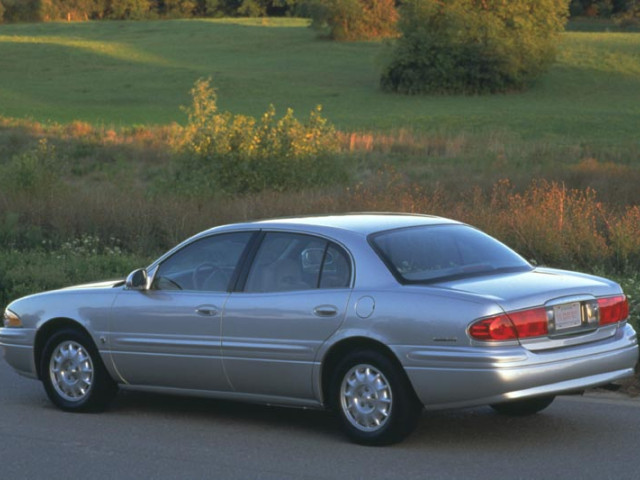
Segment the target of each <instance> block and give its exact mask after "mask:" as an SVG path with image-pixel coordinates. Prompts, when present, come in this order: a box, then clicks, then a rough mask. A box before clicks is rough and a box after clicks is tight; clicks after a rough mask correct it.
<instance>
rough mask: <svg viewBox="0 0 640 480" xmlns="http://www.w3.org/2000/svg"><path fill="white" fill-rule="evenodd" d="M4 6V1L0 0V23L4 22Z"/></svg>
mask: <svg viewBox="0 0 640 480" xmlns="http://www.w3.org/2000/svg"><path fill="white" fill-rule="evenodd" d="M4 11H5V8H4V5H3V4H2V0H0V23H2V22H4Z"/></svg>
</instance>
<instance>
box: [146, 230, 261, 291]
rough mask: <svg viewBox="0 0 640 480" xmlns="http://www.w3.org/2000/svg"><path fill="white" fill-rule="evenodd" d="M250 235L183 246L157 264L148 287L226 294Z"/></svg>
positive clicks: (220, 237)
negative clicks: (155, 271) (151, 282)
mask: <svg viewBox="0 0 640 480" xmlns="http://www.w3.org/2000/svg"><path fill="white" fill-rule="evenodd" d="M251 235H252V232H238V233H227V234H220V235H212V236H210V237H205V238H202V239H200V240H196V241H195V242H192V243H190V244H188V245H186V246H185V247H184V248H182V249H181V250H178V251H177V252H176V253H174V254H173V255H171V256H170V257H169V258H167V259H166V260H165V261H163V262H162V263H161V264H160V266H159V267H158V271H157V273H156V275H155V276H154V279H153V284H152V286H151V288H152V289H154V290H195V291H206V292H224V291H226V290H227V289H228V288H229V282H230V281H231V278H232V277H233V274H234V272H235V269H236V268H237V267H238V262H239V261H240V257H241V256H242V252H244V250H245V248H246V247H247V244H248V243H249V240H250V238H251Z"/></svg>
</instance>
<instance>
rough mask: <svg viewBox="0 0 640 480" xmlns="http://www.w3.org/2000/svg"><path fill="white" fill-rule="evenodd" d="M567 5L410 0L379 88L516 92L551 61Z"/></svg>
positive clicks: (551, 0) (524, 0) (557, 0)
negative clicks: (400, 35) (398, 37)
mask: <svg viewBox="0 0 640 480" xmlns="http://www.w3.org/2000/svg"><path fill="white" fill-rule="evenodd" d="M567 7H568V2H567V1H562V0H539V1H537V2H531V1H529V0H511V1H509V2H505V1H503V0H450V1H448V2H441V1H439V0H407V1H406V2H404V3H403V6H402V7H401V19H400V22H399V24H398V25H399V29H400V32H401V34H402V37H401V38H400V39H399V40H398V42H397V44H396V46H395V49H394V52H393V55H392V59H391V61H390V62H389V64H388V65H387V67H386V68H385V69H384V71H383V73H382V77H381V80H380V83H381V86H382V88H383V89H384V90H388V91H394V92H399V93H406V94H417V93H466V94H476V93H494V92H504V91H510V90H521V89H523V88H525V87H527V86H528V85H529V84H530V83H531V82H532V81H533V80H534V79H535V78H536V77H538V76H539V75H540V74H542V73H543V72H545V71H546V70H547V68H548V67H549V65H550V64H551V63H552V62H553V60H554V58H555V49H556V42H557V39H558V36H559V33H560V32H561V31H562V30H563V27H564V24H565V21H566V18H567Z"/></svg>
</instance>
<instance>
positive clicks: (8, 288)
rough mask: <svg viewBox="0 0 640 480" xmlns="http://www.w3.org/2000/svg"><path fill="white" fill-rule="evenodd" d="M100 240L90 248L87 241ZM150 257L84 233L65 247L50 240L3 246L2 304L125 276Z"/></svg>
mask: <svg viewBox="0 0 640 480" xmlns="http://www.w3.org/2000/svg"><path fill="white" fill-rule="evenodd" d="M87 239H89V241H91V242H99V243H100V245H96V248H93V249H87V248H86V246H85V245H84V243H85V242H86V241H87ZM149 262H150V258H148V257H147V256H143V255H133V254H130V253H124V252H122V251H120V250H117V249H113V248H109V247H108V246H104V245H103V243H102V242H101V241H100V240H99V239H96V238H92V237H81V238H79V239H74V240H72V241H70V242H69V243H68V244H66V245H63V246H61V247H53V246H51V245H49V244H47V243H44V244H42V245H40V246H39V247H38V248H35V249H30V250H26V251H25V250H15V249H7V248H6V247H4V248H2V249H0V305H3V306H4V305H6V304H7V303H9V302H10V301H11V300H15V299H16V298H19V297H22V296H25V295H29V294H32V293H37V292H41V291H44V290H52V289H55V288H61V287H65V286H69V285H73V284H78V283H83V282H92V281H98V280H101V279H104V280H106V279H120V278H124V277H125V276H126V275H127V274H128V273H129V272H130V271H132V270H133V269H135V268H138V267H141V266H144V265H147V264H148V263H149Z"/></svg>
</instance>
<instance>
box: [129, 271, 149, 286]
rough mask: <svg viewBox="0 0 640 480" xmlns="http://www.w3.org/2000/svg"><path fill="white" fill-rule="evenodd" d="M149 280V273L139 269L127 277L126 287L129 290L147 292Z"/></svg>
mask: <svg viewBox="0 0 640 480" xmlns="http://www.w3.org/2000/svg"><path fill="white" fill-rule="evenodd" d="M148 280H149V277H148V276H147V271H146V270H145V269H144V268H139V269H138V270H134V271H133V272H131V273H130V274H129V275H128V276H127V280H126V281H125V284H124V285H125V287H126V288H127V289H128V290H146V289H147V288H148V286H147V283H148Z"/></svg>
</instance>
